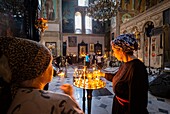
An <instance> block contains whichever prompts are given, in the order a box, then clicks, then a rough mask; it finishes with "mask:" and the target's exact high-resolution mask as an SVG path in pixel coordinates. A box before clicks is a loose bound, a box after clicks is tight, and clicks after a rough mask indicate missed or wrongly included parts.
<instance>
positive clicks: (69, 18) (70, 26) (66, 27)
mask: <svg viewBox="0 0 170 114" xmlns="http://www.w3.org/2000/svg"><path fill="white" fill-rule="evenodd" d="M62 6H63V7H62V17H63V18H62V30H63V33H74V15H75V14H74V13H75V6H76V2H75V1H72V0H66V1H62Z"/></svg>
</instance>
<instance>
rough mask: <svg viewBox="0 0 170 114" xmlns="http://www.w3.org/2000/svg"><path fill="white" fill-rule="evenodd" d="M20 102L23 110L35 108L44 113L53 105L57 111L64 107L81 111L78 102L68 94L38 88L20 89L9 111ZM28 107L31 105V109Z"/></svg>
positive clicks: (66, 109)
mask: <svg viewBox="0 0 170 114" xmlns="http://www.w3.org/2000/svg"><path fill="white" fill-rule="evenodd" d="M18 104H20V106H21V107H20V111H21V112H26V111H28V112H29V111H30V110H34V111H38V112H40V113H42V112H46V111H48V110H51V107H55V111H57V112H58V113H60V111H61V109H62V108H63V107H64V108H65V111H66V112H67V111H69V110H75V109H77V110H79V111H81V110H80V108H79V107H78V105H77V104H76V102H74V100H72V99H71V97H69V96H68V95H66V94H62V93H56V92H52V91H46V90H38V89H19V91H18V92H17V94H16V96H15V98H14V100H13V102H12V104H11V107H10V109H9V112H11V111H12V110H14V109H15V107H16V106H17V105H18ZM35 106H37V107H39V109H35ZM27 107H29V110H27Z"/></svg>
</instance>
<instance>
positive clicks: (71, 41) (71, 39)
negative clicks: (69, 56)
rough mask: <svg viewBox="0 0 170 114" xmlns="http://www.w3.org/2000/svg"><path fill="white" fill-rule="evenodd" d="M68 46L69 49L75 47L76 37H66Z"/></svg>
mask: <svg viewBox="0 0 170 114" xmlns="http://www.w3.org/2000/svg"><path fill="white" fill-rule="evenodd" d="M68 46H69V47H76V46H77V37H76V36H69V37H68Z"/></svg>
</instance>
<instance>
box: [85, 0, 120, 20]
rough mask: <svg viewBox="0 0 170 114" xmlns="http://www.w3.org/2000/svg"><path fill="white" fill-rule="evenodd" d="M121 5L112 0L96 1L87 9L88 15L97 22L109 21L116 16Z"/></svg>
mask: <svg viewBox="0 0 170 114" xmlns="http://www.w3.org/2000/svg"><path fill="white" fill-rule="evenodd" d="M118 6H119V3H118V2H117V3H116V2H115V1H112V0H95V1H94V3H90V4H89V7H88V8H87V15H88V16H90V17H92V18H93V19H94V20H95V21H97V20H99V21H108V20H111V18H112V17H114V16H116V13H117V10H118Z"/></svg>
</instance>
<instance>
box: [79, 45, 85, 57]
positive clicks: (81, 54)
mask: <svg viewBox="0 0 170 114" xmlns="http://www.w3.org/2000/svg"><path fill="white" fill-rule="evenodd" d="M79 54H80V56H82V57H83V56H85V55H86V46H80V53H79Z"/></svg>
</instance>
